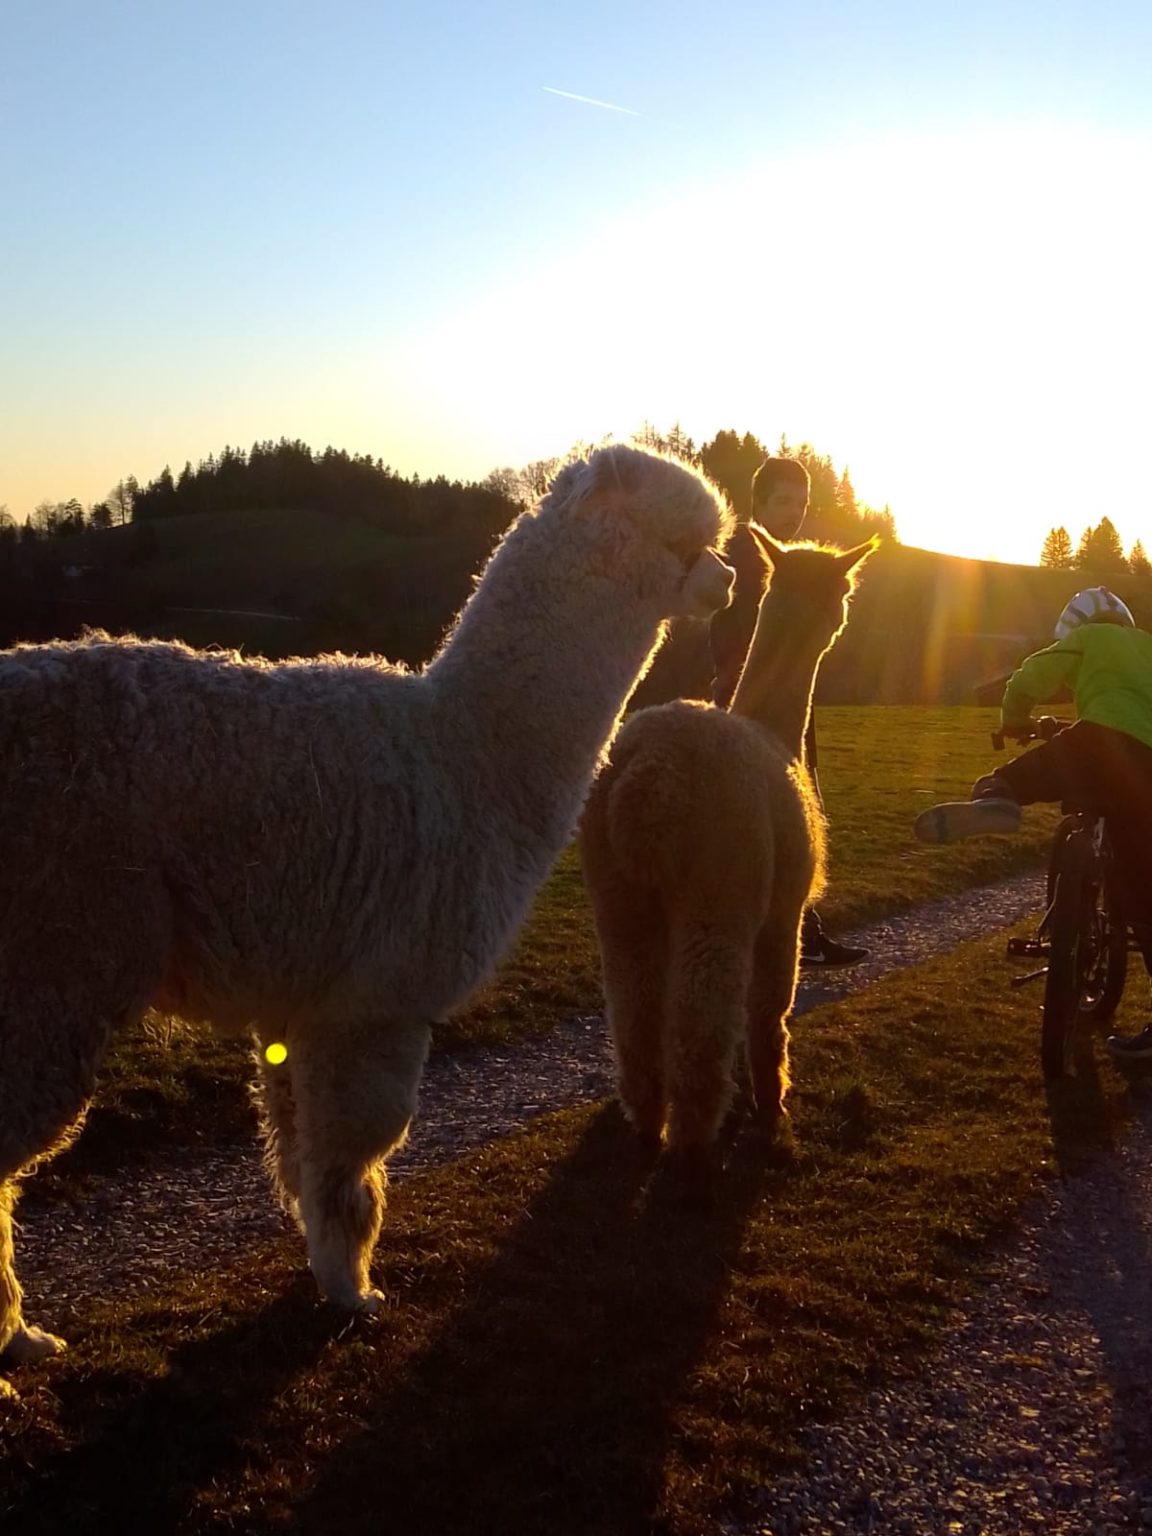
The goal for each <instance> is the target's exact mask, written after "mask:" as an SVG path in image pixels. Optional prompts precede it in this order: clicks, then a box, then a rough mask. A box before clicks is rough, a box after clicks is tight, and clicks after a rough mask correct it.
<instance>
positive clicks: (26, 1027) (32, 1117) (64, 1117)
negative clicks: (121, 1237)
mask: <svg viewBox="0 0 1152 1536" xmlns="http://www.w3.org/2000/svg"><path fill="white" fill-rule="evenodd" d="M16 1011H17V1010H16V1009H15V1008H11V1009H5V1010H4V1016H3V1018H2V1019H0V1354H6V1355H7V1357H8V1358H9V1359H10V1360H12V1361H15V1362H16V1363H21V1362H23V1361H26V1360H35V1359H37V1358H38V1357H39V1356H41V1355H49V1354H55V1353H56V1352H57V1351H58V1350H60V1349H63V1347H64V1345H63V1342H62V1340H60V1339H58V1338H56V1337H54V1335H52V1334H50V1333H44V1332H42V1331H41V1330H40V1329H39V1328H32V1327H30V1326H29V1325H28V1324H27V1323H25V1321H24V1318H23V1315H22V1306H21V1304H22V1299H23V1293H22V1291H21V1288H20V1284H19V1281H18V1280H17V1279H16V1271H15V1267H14V1244H13V1236H12V1212H13V1209H14V1207H15V1205H16V1197H17V1192H18V1178H19V1176H20V1175H21V1174H22V1173H26V1172H30V1171H31V1169H32V1168H33V1167H34V1166H35V1164H36V1163H38V1162H40V1161H42V1160H44V1159H46V1158H48V1157H51V1156H52V1155H53V1154H54V1153H56V1152H58V1151H60V1150H61V1148H63V1147H64V1146H66V1145H67V1143H68V1142H69V1141H70V1140H71V1139H72V1137H73V1135H74V1134H75V1132H76V1130H77V1129H78V1127H79V1124H80V1122H81V1120H82V1119H83V1116H84V1111H85V1109H86V1108H87V1105H88V1101H89V1100H90V1099H91V1097H92V1090H93V1086H94V1082H95V1077H96V1070H97V1067H98V1066H99V1064H100V1061H101V1059H102V1057H103V1054H104V1046H105V1043H106V1040H107V1036H108V1022H107V1021H106V1020H103V1019H101V1018H100V1017H99V1015H95V1016H92V1015H90V1016H89V1018H88V1020H87V1023H86V1024H85V1025H84V1026H83V1027H81V1026H76V1025H73V1026H72V1027H66V1026H62V1025H61V1024H60V1022H59V1017H58V1016H57V1017H54V1018H52V1019H49V1020H44V1019H42V1018H40V1017H36V1016H33V1015H32V1013H31V1011H30V1010H26V1009H21V1010H20V1013H21V1015H22V1016H21V1017H20V1018H19V1019H17V1018H16Z"/></svg>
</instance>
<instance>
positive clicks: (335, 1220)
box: [288, 1020, 432, 1312]
mask: <svg viewBox="0 0 1152 1536" xmlns="http://www.w3.org/2000/svg"><path fill="white" fill-rule="evenodd" d="M431 1034H432V1031H431V1026H430V1025H428V1024H398V1023H395V1022H394V1021H386V1020H378V1021H375V1022H365V1023H361V1024H357V1025H354V1026H353V1025H343V1026H339V1027H336V1028H333V1029H331V1030H330V1031H329V1032H327V1033H325V1032H323V1031H322V1030H321V1031H318V1033H317V1036H316V1038H314V1039H312V1038H305V1039H302V1040H299V1041H297V1040H296V1039H295V1037H294V1038H293V1040H292V1043H291V1051H290V1054H289V1058H288V1061H289V1066H290V1069H291V1075H292V1092H293V1096H294V1098H295V1103H296V1128H297V1144H298V1148H299V1159H300V1217H301V1221H302V1224H303V1227H304V1233H305V1236H306V1238H307V1242H308V1257H309V1262H310V1264H311V1267H312V1273H313V1274H314V1275H315V1276H316V1281H317V1283H318V1285H319V1287H320V1289H321V1291H322V1292H323V1294H324V1295H325V1296H326V1297H327V1298H328V1299H329V1300H330V1301H332V1302H335V1303H336V1305H337V1306H341V1307H347V1308H349V1309H350V1310H352V1311H362V1312H374V1311H375V1310H376V1307H377V1305H378V1303H379V1300H380V1293H379V1292H378V1291H374V1290H372V1288H371V1286H370V1284H369V1279H368V1269H369V1265H370V1263H371V1259H372V1249H373V1247H374V1246H375V1243H376V1238H377V1235H378V1234H379V1231H380V1224H381V1222H382V1220H383V1216H384V1190H385V1185H386V1182H387V1176H386V1173H385V1169H384V1160H385V1158H386V1157H387V1156H388V1154H389V1153H390V1152H392V1151H394V1150H395V1149H396V1148H397V1147H398V1146H400V1145H402V1143H403V1142H404V1139H405V1137H406V1136H407V1134H408V1126H409V1124H410V1123H411V1120H412V1116H413V1115H414V1114H415V1112H416V1099H417V1093H418V1090H419V1086H420V1075H421V1072H422V1071H423V1068H424V1061H425V1058H426V1057H427V1054H428V1044H429V1041H430V1039H431Z"/></svg>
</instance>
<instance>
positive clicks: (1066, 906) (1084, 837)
mask: <svg viewBox="0 0 1152 1536" xmlns="http://www.w3.org/2000/svg"><path fill="white" fill-rule="evenodd" d="M1033 725H1034V728H1032V729H1029V730H1027V731H1017V732H1013V734H1014V735H1015V736H1016V737H1017V739H1018V740H1020V741H1021V742H1025V743H1027V742H1029V741H1036V740H1043V741H1050V740H1051V739H1052V737H1053V736H1054V735H1055V734H1056V733H1057V732H1058V731H1060V730H1062V729H1063V726H1064V722H1063V721H1061V720H1056V719H1054V718H1053V717H1052V716H1051V715H1042V716H1041V717H1040V718H1039V719H1038V720H1036V721H1035V722H1034V723H1033ZM992 745H993V748H994V749H995V750H996V751H998V752H1002V751H1003V750H1004V733H1003V732H1002V731H993V733H992ZM1061 809H1062V811H1063V812H1064V816H1063V820H1062V821H1061V822H1060V823H1059V824H1058V826H1057V828H1056V832H1055V834H1054V836H1053V840H1052V853H1051V856H1050V858H1049V862H1048V880H1047V907H1046V909H1045V912H1044V916H1043V917H1042V918H1041V920H1040V924H1039V927H1038V928H1037V930H1036V934H1035V936H1034V937H1033V938H1031V939H1020V938H1014V939H1009V940H1008V953H1009V954H1010V955H1028V956H1035V957H1043V958H1045V959H1046V960H1047V964H1046V965H1044V966H1042V967H1041V968H1040V969H1039V970H1036V971H1031V972H1029V973H1028V974H1027V975H1024V976H1016V977H1013V979H1012V986H1013V987H1022V986H1025V985H1026V984H1027V983H1028V982H1030V981H1036V980H1038V979H1039V978H1040V977H1043V978H1044V1004H1043V1008H1042V1010H1041V1012H1042V1021H1041V1028H1040V1064H1041V1068H1042V1070H1043V1072H1044V1076H1045V1077H1046V1078H1048V1079H1054V1078H1060V1077H1063V1076H1065V1074H1066V1073H1067V1070H1068V1062H1069V1057H1070V1054H1071V1048H1072V1038H1073V1035H1074V1033H1075V1028H1076V1025H1077V1024H1078V1023H1079V1022H1080V1020H1082V1019H1096V1020H1103V1019H1110V1018H1111V1017H1112V1015H1113V1014H1114V1013H1115V1012H1116V1009H1117V1008H1118V1007H1119V1006H1120V999H1121V998H1122V997H1123V995H1124V983H1125V980H1126V978H1127V974H1128V950H1129V947H1130V943H1131V936H1130V933H1129V929H1128V924H1127V923H1126V922H1125V921H1124V919H1123V917H1122V916H1121V905H1120V899H1119V895H1118V877H1117V873H1116V863H1115V855H1114V854H1113V851H1112V844H1111V842H1110V841H1109V837H1108V827H1107V823H1106V822H1105V819H1104V816H1103V815H1102V814H1101V813H1100V812H1099V811H1096V810H1093V809H1092V808H1091V807H1089V806H1078V805H1075V804H1072V803H1071V802H1068V801H1065V802H1064V804H1063V805H1062V807H1061Z"/></svg>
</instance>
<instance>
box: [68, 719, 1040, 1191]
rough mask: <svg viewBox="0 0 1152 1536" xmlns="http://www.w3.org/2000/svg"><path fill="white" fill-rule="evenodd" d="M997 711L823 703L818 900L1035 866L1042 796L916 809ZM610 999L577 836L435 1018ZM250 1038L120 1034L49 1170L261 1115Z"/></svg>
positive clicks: (486, 1029) (530, 1013)
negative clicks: (826, 848) (825, 881)
mask: <svg viewBox="0 0 1152 1536" xmlns="http://www.w3.org/2000/svg"><path fill="white" fill-rule="evenodd" d="M995 720H996V716H995V712H994V711H992V710H983V709H963V708H940V709H932V708H925V707H921V706H917V705H885V706H876V707H871V708H849V707H829V708H826V709H821V710H820V711H819V714H818V727H819V736H820V777H821V784H822V787H823V791H824V795H825V800H826V803H827V809H828V814H829V816H830V818H831V827H832V832H831V845H830V846H831V880H830V885H829V890H828V894H827V896H826V898H825V899H824V901H823V903H822V906H821V910H822V912H823V913H824V916H825V918H826V920H827V922H828V924H829V926H830V927H831V928H832V929H833V931H838V930H840V929H843V928H845V927H848V926H852V925H856V924H859V923H863V922H866V921H868V920H869V919H871V918H876V917H880V916H883V915H887V914H888V913H892V912H898V911H900V910H903V909H906V908H908V907H911V906H916V905H918V904H920V903H921V902H924V901H929V900H932V899H933V898H936V897H939V896H945V895H949V894H951V893H953V892H955V891H959V890H963V889H965V888H968V887H970V886H972V885H977V884H981V883H984V882H987V881H991V880H995V879H998V878H1001V877H1003V876H1006V875H1009V874H1012V873H1014V872H1017V871H1020V870H1022V869H1025V868H1028V867H1030V866H1035V865H1036V864H1037V863H1039V862H1040V860H1041V859H1042V858H1043V857H1044V853H1045V850H1046V847H1047V841H1048V838H1049V836H1050V833H1051V828H1052V826H1053V825H1054V822H1055V818H1056V813H1055V811H1054V810H1051V809H1049V808H1046V807H1044V808H1036V809H1034V810H1032V811H1030V812H1029V813H1028V815H1027V817H1026V819H1025V827H1024V830H1023V831H1022V832H1021V833H1020V834H1019V835H1018V836H1015V837H1012V838H990V839H983V840H980V841H977V842H971V843H967V844H959V845H957V846H955V847H952V848H930V847H924V846H923V845H921V844H919V843H917V842H916V841H915V840H914V838H913V836H912V830H911V829H912V821H913V819H914V817H915V815H916V813H917V812H918V811H920V810H922V809H923V808H924V806H926V805H930V804H931V803H933V802H934V801H935V800H939V799H943V798H948V797H954V796H958V795H963V794H965V793H966V791H967V789H968V787H969V785H970V784H971V783H972V781H973V780H974V779H975V778H976V777H977V776H978V775H979V774H980V773H982V772H984V771H986V770H987V768H988V765H989V763H990V762H991V761H994V760H995V759H994V755H993V753H992V751H991V747H990V743H989V735H990V731H991V729H992V727H993V725H994V724H995ZM600 1006H601V994H600V979H599V953H598V950H597V947H596V938H595V932H594V929H593V925H592V916H591V911H590V909H589V905H588V900H587V896H586V893H585V891H584V885H583V881H582V879H581V875H580V867H579V858H578V855H577V852H576V850H575V849H574V848H572V849H569V850H567V852H565V854H564V855H563V856H562V858H561V859H560V861H559V863H558V865H557V868H556V870H555V871H554V873H553V875H552V877H551V878H550V879H549V880H548V882H547V883H546V884H545V886H544V888H543V890H542V891H541V893H540V896H539V898H538V900H537V903H536V906H535V909H534V911H533V913H532V916H531V918H530V919H529V922H528V923H527V925H526V927H525V930H524V932H523V934H522V936H521V938H520V941H519V943H518V944H517V945H516V946H515V948H514V950H513V951H512V953H511V954H510V955H509V957H508V959H507V960H506V961H505V963H504V964H503V965H502V966H501V967H500V969H499V971H498V973H497V975H496V977H495V978H494V980H493V981H492V983H491V984H490V985H489V986H488V987H486V988H485V989H484V990H483V991H482V992H481V993H479V994H478V995H477V997H476V998H475V999H474V1000H473V1002H472V1003H471V1005H470V1006H469V1007H468V1008H466V1009H465V1010H463V1011H462V1012H461V1013H460V1014H459V1015H457V1016H456V1017H455V1018H453V1019H451V1020H449V1021H448V1022H447V1023H446V1024H445V1025H444V1026H443V1027H442V1028H441V1029H440V1030H439V1031H438V1032H437V1042H436V1048H438V1049H443V1050H451V1049H454V1048H456V1047H458V1046H460V1045H462V1044H475V1043H483V1042H495V1041H497V1040H505V1041H506V1040H511V1039H515V1038H517V1037H519V1036H523V1035H525V1034H529V1033H532V1032H537V1031H542V1030H548V1029H551V1028H553V1027H554V1026H555V1025H556V1023H557V1022H558V1021H560V1020H562V1019H565V1018H568V1017H571V1016H572V1015H573V1014H575V1013H590V1012H595V1011H597V1010H599V1008H600ZM247 1079H248V1058H247V1051H246V1048H244V1047H243V1046H241V1045H238V1044H237V1043H236V1042H234V1041H232V1042H230V1041H223V1040H219V1039H217V1038H216V1037H215V1036H213V1035H211V1033H209V1032H207V1031H202V1030H192V1029H189V1028H186V1027H177V1028H176V1029H174V1030H170V1029H169V1028H168V1027H167V1026H166V1024H165V1021H163V1020H153V1021H151V1022H150V1023H149V1024H148V1025H147V1026H146V1027H145V1028H144V1029H143V1030H141V1031H138V1032H137V1033H135V1034H134V1035H132V1036H129V1037H126V1038H122V1039H121V1040H120V1041H119V1042H118V1043H117V1046H116V1048H115V1049H114V1050H113V1052H112V1055H111V1057H110V1059H109V1061H108V1063H107V1065H106V1068H105V1070H104V1073H103V1075H102V1079H101V1083H100V1088H99V1092H98V1097H97V1101H96V1106H95V1109H94V1112H93V1114H92V1116H91V1117H90V1121H89V1125H88V1128H87V1129H86V1131H85V1134H84V1135H83V1136H82V1137H81V1139H80V1140H79V1142H78V1143H77V1144H76V1146H75V1147H74V1148H73V1150H72V1151H71V1152H70V1153H69V1154H67V1156H66V1157H65V1158H64V1159H62V1160H59V1161H58V1162H57V1163H55V1164H53V1165H52V1167H51V1169H50V1170H47V1171H46V1172H45V1174H44V1175H43V1176H42V1177H44V1178H45V1179H46V1180H51V1181H53V1182H55V1183H59V1182H61V1181H64V1180H67V1179H68V1178H70V1177H72V1175H73V1174H74V1173H77V1174H78V1173H82V1172H83V1170H84V1169H85V1168H87V1167H89V1166H92V1165H93V1163H94V1161H95V1163H96V1165H98V1166H101V1167H104V1166H107V1161H108V1159H109V1158H115V1157H117V1156H122V1155H123V1154H124V1149H125V1148H126V1147H133V1148H141V1149H146V1147H147V1146H148V1145H149V1144H151V1143H152V1142H154V1141H156V1140H160V1139H162V1140H163V1141H164V1142H166V1143H169V1144H170V1143H171V1141H172V1139H173V1138H176V1139H178V1140H180V1139H186V1140H187V1141H189V1142H190V1143H191V1144H195V1143H197V1142H199V1141H201V1140H203V1139H204V1138H205V1137H206V1136H209V1137H211V1136H219V1135H227V1134H235V1133H236V1132H237V1131H245V1130H247V1128H248V1127H249V1126H250V1124H251V1110H250V1108H249V1105H248V1100H247V1093H246V1087H245V1085H246V1083H247Z"/></svg>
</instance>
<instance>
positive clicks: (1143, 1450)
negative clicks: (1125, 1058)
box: [724, 1093, 1152, 1536]
mask: <svg viewBox="0 0 1152 1536" xmlns="http://www.w3.org/2000/svg"><path fill="white" fill-rule="evenodd" d="M1137 1098H1138V1105H1137V1123H1136V1126H1135V1128H1134V1130H1133V1133H1132V1135H1131V1137H1130V1138H1129V1139H1128V1140H1127V1141H1126V1143H1125V1144H1124V1146H1123V1147H1122V1148H1121V1149H1119V1151H1118V1152H1117V1153H1116V1155H1115V1156H1113V1157H1109V1158H1108V1159H1107V1160H1105V1161H1101V1162H1100V1163H1098V1164H1097V1165H1096V1166H1095V1167H1093V1168H1092V1169H1090V1170H1089V1171H1088V1172H1086V1173H1084V1174H1080V1175H1076V1176H1074V1177H1071V1178H1067V1179H1065V1180H1064V1181H1063V1182H1062V1183H1061V1184H1060V1185H1059V1186H1058V1187H1057V1188H1055V1189H1053V1190H1052V1192H1051V1194H1050V1196H1049V1197H1048V1198H1047V1199H1046V1200H1045V1201H1044V1202H1043V1204H1041V1205H1039V1206H1038V1207H1037V1208H1036V1209H1035V1210H1034V1211H1033V1213H1032V1214H1031V1216H1030V1217H1029V1219H1028V1221H1027V1223H1026V1225H1025V1228H1024V1230H1023V1232H1022V1233H1019V1232H1018V1233H1017V1234H1016V1235H1015V1236H1014V1237H1013V1239H1012V1242H1011V1245H1010V1247H1009V1248H1007V1249H1006V1250H1005V1251H1004V1252H1002V1253H1001V1255H1000V1256H999V1258H998V1260H997V1261H996V1262H995V1264H994V1265H993V1267H992V1271H991V1275H990V1278H989V1279H988V1281H987V1283H986V1284H985V1285H982V1287H981V1289H980V1291H979V1293H978V1294H977V1295H975V1296H974V1297H973V1298H972V1299H971V1301H970V1302H968V1304H967V1305H965V1306H963V1307H962V1308H960V1309H958V1310H957V1311H956V1313H955V1315H954V1316H953V1318H952V1320H951V1322H950V1324H949V1326H948V1328H947V1331H946V1333H945V1336H944V1339H943V1341H942V1344H941V1345H940V1346H939V1347H938V1348H937V1347H934V1348H933V1353H932V1360H931V1366H930V1369H929V1370H927V1371H921V1372H919V1373H916V1374H912V1375H908V1376H906V1377H904V1378H902V1379H900V1380H897V1381H894V1382H889V1384H888V1385H886V1386H885V1387H884V1388H882V1389H881V1390H878V1391H876V1392H873V1393H871V1394H870V1395H869V1396H868V1397H867V1398H866V1399H864V1401H863V1402H861V1403H860V1404H859V1405H858V1407H857V1408H856V1409H855V1410H854V1411H853V1412H852V1414H851V1415H850V1416H849V1417H847V1418H843V1419H841V1420H839V1421H838V1422H837V1423H835V1424H833V1425H828V1426H818V1427H814V1428H812V1429H809V1430H808V1431H807V1432H806V1433H805V1434H804V1436H803V1440H804V1445H805V1449H806V1451H807V1453H808V1461H807V1463H806V1464H805V1465H804V1466H803V1467H802V1468H801V1469H800V1470H799V1471H797V1472H794V1473H793V1472H790V1473H788V1474H787V1475H784V1476H779V1477H775V1478H773V1479H772V1481H771V1483H770V1484H769V1486H768V1487H766V1488H765V1490H764V1493H763V1495H762V1499H761V1507H760V1510H759V1513H758V1516H757V1519H756V1520H755V1521H753V1522H752V1523H750V1524H748V1523H743V1522H731V1523H726V1525H725V1527H724V1528H725V1530H726V1531H728V1532H730V1533H732V1536H736V1533H740V1536H829V1533H839V1532H845V1533H848V1532H851V1533H856V1532H877V1533H879V1532H884V1533H886V1536H887V1533H893V1536H895V1533H909V1536H929V1533H932V1536H935V1533H936V1532H948V1533H953V1532H954V1533H957V1536H1020V1533H1022V1532H1031V1531H1035V1532H1041V1531H1042V1532H1045V1533H1046V1536H1089V1533H1090V1536H1113V1533H1119V1532H1129V1531H1149V1530H1152V1201H1150V1200H1149V1179H1148V1167H1149V1160H1150V1159H1152V1098H1149V1096H1148V1095H1147V1094H1146V1093H1141V1094H1138V1095H1137Z"/></svg>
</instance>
